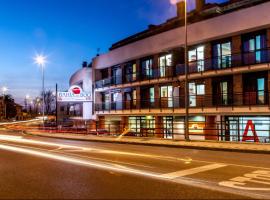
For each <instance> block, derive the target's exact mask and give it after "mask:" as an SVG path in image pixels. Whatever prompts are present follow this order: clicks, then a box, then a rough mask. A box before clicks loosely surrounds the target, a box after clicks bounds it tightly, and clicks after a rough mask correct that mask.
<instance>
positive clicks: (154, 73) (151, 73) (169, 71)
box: [96, 66, 175, 88]
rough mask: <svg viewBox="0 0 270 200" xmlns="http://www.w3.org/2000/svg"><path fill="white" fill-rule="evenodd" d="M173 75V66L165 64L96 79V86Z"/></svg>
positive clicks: (101, 86)
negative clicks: (160, 66)
mask: <svg viewBox="0 0 270 200" xmlns="http://www.w3.org/2000/svg"><path fill="white" fill-rule="evenodd" d="M174 76H175V67H173V66H167V67H162V68H155V69H152V70H148V71H142V72H141V73H139V72H137V73H131V74H123V75H119V76H112V77H109V78H106V79H103V80H100V81H96V88H104V87H109V86H115V85H119V84H125V83H132V82H136V81H146V80H153V79H159V78H170V77H174Z"/></svg>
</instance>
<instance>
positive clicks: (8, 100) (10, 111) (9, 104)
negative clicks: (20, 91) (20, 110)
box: [5, 95, 17, 119]
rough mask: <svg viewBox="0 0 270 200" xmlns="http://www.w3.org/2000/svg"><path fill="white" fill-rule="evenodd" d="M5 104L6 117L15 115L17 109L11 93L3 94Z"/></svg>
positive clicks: (9, 117)
mask: <svg viewBox="0 0 270 200" xmlns="http://www.w3.org/2000/svg"><path fill="white" fill-rule="evenodd" d="M5 105H6V108H5V109H6V118H7V119H11V118H14V117H16V115H17V109H16V104H15V102H14V99H13V98H12V96H11V95H5Z"/></svg>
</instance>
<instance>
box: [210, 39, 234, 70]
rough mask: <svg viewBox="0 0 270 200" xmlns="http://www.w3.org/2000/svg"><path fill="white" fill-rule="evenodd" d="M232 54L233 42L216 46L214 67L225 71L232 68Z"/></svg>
mask: <svg viewBox="0 0 270 200" xmlns="http://www.w3.org/2000/svg"><path fill="white" fill-rule="evenodd" d="M231 54H232V47H231V42H224V43H219V44H215V45H214V46H213V56H214V67H215V68H216V69H224V68H228V67H231V62H232V58H231Z"/></svg>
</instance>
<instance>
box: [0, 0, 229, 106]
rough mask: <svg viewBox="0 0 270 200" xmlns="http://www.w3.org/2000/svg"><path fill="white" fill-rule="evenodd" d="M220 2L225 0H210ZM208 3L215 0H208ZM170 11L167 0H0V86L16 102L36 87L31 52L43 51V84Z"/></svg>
mask: <svg viewBox="0 0 270 200" xmlns="http://www.w3.org/2000/svg"><path fill="white" fill-rule="evenodd" d="M216 1H219V2H221V1H225V0H216ZM208 2H215V0H212V1H211V0H209V1H208ZM175 15H176V10H175V6H173V5H171V4H170V0H0V19H1V20H0V68H1V71H0V87H3V86H7V87H8V88H9V93H11V94H12V95H13V96H14V97H15V98H16V100H17V101H18V102H20V103H21V102H22V101H23V98H24V97H25V95H26V94H29V95H31V96H32V97H34V96H36V95H38V94H39V93H40V90H41V71H40V69H39V68H38V67H37V66H36V65H35V64H34V62H33V57H34V56H35V54H36V53H40V52H41V53H44V54H46V55H48V59H49V63H48V64H47V66H46V88H51V89H53V88H54V85H55V83H58V84H59V87H60V89H63V90H66V89H67V88H68V81H69V77H70V76H71V75H72V73H74V72H75V71H76V70H77V69H78V68H80V67H81V63H82V62H83V61H84V60H86V61H90V60H91V58H92V57H93V56H95V55H96V51H97V48H100V49H101V53H104V52H106V51H107V50H108V48H109V47H110V46H111V44H112V43H114V42H117V41H118V40H120V39H123V38H125V37H127V36H129V35H132V34H134V33H137V32H139V31H142V30H144V29H145V28H146V27H147V26H148V25H149V24H159V23H162V22H164V21H166V19H168V18H171V17H174V16H175Z"/></svg>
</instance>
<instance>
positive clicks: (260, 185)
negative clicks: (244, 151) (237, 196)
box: [219, 170, 270, 191]
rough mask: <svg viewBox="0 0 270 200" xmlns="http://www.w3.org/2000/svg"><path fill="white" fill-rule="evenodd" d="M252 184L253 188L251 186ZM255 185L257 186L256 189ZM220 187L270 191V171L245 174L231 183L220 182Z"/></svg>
mask: <svg viewBox="0 0 270 200" xmlns="http://www.w3.org/2000/svg"><path fill="white" fill-rule="evenodd" d="M250 183H251V184H252V185H253V187H251V186H249V184H250ZM254 184H255V185H257V186H256V187H254ZM219 185H220V186H225V187H230V188H234V189H240V190H246V191H270V171H264V170H259V171H255V172H252V173H249V174H244V176H239V177H236V178H233V179H231V180H230V181H223V182H220V183H219Z"/></svg>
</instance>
